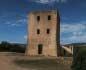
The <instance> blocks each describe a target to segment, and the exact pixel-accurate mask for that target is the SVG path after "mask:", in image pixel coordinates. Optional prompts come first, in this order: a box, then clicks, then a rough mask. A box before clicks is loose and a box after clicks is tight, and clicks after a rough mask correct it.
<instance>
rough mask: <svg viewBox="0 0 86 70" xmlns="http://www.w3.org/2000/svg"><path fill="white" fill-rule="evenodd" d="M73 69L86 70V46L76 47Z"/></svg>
mask: <svg viewBox="0 0 86 70" xmlns="http://www.w3.org/2000/svg"><path fill="white" fill-rule="evenodd" d="M72 70H86V46H85V47H83V46H82V47H80V46H79V47H76V46H75V47H74V55H73V64H72Z"/></svg>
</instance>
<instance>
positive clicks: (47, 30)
mask: <svg viewBox="0 0 86 70" xmlns="http://www.w3.org/2000/svg"><path fill="white" fill-rule="evenodd" d="M28 20H29V22H28V45H27V50H26V55H30V56H39V55H43V56H58V53H59V52H58V51H59V50H58V48H59V44H60V42H59V39H60V17H59V13H58V11H57V10H48V11H47V10H44V11H35V12H30V13H29V18H28Z"/></svg>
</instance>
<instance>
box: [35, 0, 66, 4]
mask: <svg viewBox="0 0 86 70" xmlns="http://www.w3.org/2000/svg"><path fill="white" fill-rule="evenodd" d="M35 1H36V2H38V3H44V4H46V3H52V2H66V1H67V0H35Z"/></svg>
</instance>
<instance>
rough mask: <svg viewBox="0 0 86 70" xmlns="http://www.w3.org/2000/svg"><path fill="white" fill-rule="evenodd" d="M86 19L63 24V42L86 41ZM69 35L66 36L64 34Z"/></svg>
mask: <svg viewBox="0 0 86 70" xmlns="http://www.w3.org/2000/svg"><path fill="white" fill-rule="evenodd" d="M85 31H86V21H81V22H79V23H71V24H70V23H69V24H65V23H64V24H61V43H77V42H86V32H85ZM65 33H66V34H69V35H67V36H68V37H64V34H65Z"/></svg>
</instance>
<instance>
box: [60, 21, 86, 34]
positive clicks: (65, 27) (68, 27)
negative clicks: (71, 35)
mask: <svg viewBox="0 0 86 70" xmlns="http://www.w3.org/2000/svg"><path fill="white" fill-rule="evenodd" d="M85 23H86V22H84V23H83V21H82V22H79V23H78V22H77V23H69V24H65V23H63V24H62V25H61V32H62V33H64V32H66V33H67V32H78V31H82V30H85V29H86V24H85Z"/></svg>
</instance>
